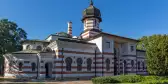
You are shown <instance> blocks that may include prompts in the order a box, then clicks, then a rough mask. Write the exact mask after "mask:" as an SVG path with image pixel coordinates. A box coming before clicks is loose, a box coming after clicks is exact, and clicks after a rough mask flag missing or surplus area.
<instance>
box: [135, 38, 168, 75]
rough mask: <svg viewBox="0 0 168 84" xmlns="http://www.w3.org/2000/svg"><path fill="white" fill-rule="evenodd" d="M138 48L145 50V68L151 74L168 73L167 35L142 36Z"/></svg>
mask: <svg viewBox="0 0 168 84" xmlns="http://www.w3.org/2000/svg"><path fill="white" fill-rule="evenodd" d="M139 40H140V42H139V43H138V45H137V48H138V49H142V50H146V58H147V70H148V72H149V73H150V74H153V75H166V74H168V35H152V36H144V37H142V38H140V39H139Z"/></svg>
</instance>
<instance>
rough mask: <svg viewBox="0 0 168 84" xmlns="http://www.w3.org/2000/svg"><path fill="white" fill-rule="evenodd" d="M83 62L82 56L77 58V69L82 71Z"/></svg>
mask: <svg viewBox="0 0 168 84" xmlns="http://www.w3.org/2000/svg"><path fill="white" fill-rule="evenodd" d="M82 63H83V60H82V58H78V59H77V71H82Z"/></svg>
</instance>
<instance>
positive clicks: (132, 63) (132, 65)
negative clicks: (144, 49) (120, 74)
mask: <svg viewBox="0 0 168 84" xmlns="http://www.w3.org/2000/svg"><path fill="white" fill-rule="evenodd" d="M131 67H132V71H133V70H134V60H131Z"/></svg>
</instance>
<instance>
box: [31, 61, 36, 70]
mask: <svg viewBox="0 0 168 84" xmlns="http://www.w3.org/2000/svg"><path fill="white" fill-rule="evenodd" d="M31 66H32V71H35V70H36V63H34V62H33V63H31Z"/></svg>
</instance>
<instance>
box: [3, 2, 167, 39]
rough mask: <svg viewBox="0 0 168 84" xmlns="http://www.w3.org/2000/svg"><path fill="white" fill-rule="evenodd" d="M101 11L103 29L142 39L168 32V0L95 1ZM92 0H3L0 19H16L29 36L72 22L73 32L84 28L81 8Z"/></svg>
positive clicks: (45, 33)
mask: <svg viewBox="0 0 168 84" xmlns="http://www.w3.org/2000/svg"><path fill="white" fill-rule="evenodd" d="M93 1H94V5H95V6H96V7H97V8H99V9H100V10H101V13H102V19H103V22H102V23H101V25H100V27H101V28H102V29H103V31H104V32H108V33H112V34H116V35H120V36H125V37H130V38H135V39H137V38H140V37H142V36H145V35H147V36H148V35H152V34H168V5H167V4H168V0H93ZM88 6H89V0H0V18H1V19H2V18H7V19H9V20H11V21H14V22H16V23H17V24H18V25H19V27H21V28H23V29H24V30H25V31H26V32H27V33H28V38H29V39H45V38H46V37H47V36H48V35H50V34H53V33H56V32H60V31H64V32H66V31H67V22H68V21H70V20H71V21H72V22H73V35H75V36H78V35H79V34H80V33H81V32H82V31H83V24H82V22H81V18H82V11H83V10H84V9H85V8H87V7H88Z"/></svg>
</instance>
